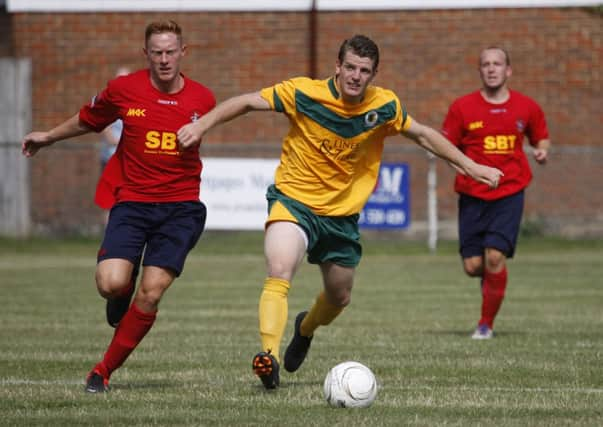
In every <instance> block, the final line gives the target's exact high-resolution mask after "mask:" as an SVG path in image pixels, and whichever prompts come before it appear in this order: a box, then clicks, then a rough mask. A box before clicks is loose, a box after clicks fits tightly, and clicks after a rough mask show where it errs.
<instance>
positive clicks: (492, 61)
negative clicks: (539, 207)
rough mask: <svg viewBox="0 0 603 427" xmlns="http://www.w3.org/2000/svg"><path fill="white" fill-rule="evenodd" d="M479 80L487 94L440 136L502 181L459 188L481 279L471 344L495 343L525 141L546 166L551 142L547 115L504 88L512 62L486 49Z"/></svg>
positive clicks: (473, 265) (469, 265)
mask: <svg viewBox="0 0 603 427" xmlns="http://www.w3.org/2000/svg"><path fill="white" fill-rule="evenodd" d="M479 74H480V78H481V81H482V88H481V89H480V90H476V91H474V92H472V93H470V94H468V95H465V96H463V97H461V98H458V99H457V100H455V101H454V102H453V103H452V104H451V106H450V108H449V111H448V114H447V116H446V118H445V120H444V124H443V127H442V132H443V133H444V135H445V136H446V137H447V138H448V139H449V140H450V141H451V142H452V143H453V144H454V145H456V146H457V147H458V148H459V149H460V150H461V151H462V152H463V153H465V155H467V156H468V157H470V158H471V159H473V160H474V161H476V162H479V163H481V164H485V165H491V166H493V167H496V168H498V169H500V170H501V171H502V172H503V173H504V176H503V177H502V178H501V180H500V182H499V185H498V187H497V188H495V189H492V188H488V186H487V185H484V184H483V183H479V182H476V181H474V180H472V179H469V178H468V177H467V176H465V175H463V174H461V173H460V174H457V176H456V179H455V184H454V188H455V190H456V191H457V192H458V193H459V215H458V221H459V244H460V254H461V257H462V259H463V267H464V270H465V273H467V275H469V276H471V277H480V278H481V294H482V307H481V318H480V319H479V322H478V324H477V328H476V329H475V332H474V333H473V335H472V338H474V339H490V338H492V337H493V332H492V331H493V326H494V318H495V317H496V314H497V313H498V310H499V308H500V306H501V304H502V301H503V298H504V296H505V289H506V287H507V267H506V264H507V258H512V257H513V254H514V253H515V247H516V243H517V235H518V233H519V225H520V222H521V216H522V212H523V203H524V189H525V188H526V187H527V186H528V184H529V183H530V180H531V179H532V172H531V170H530V165H529V163H528V159H527V157H526V155H525V153H524V147H523V139H524V135H525V136H527V137H528V139H529V143H530V145H531V146H532V154H533V156H534V160H536V162H538V163H540V164H544V163H545V162H546V160H547V154H548V150H549V147H550V141H549V133H548V130H547V126H546V121H545V118H544V114H543V112H542V109H541V108H540V107H539V106H538V104H537V103H536V102H534V101H533V100H532V99H530V98H528V97H527V96H525V95H523V94H521V93H519V92H517V91H514V90H511V89H509V88H508V86H507V80H508V78H509V77H511V61H510V59H509V54H508V53H507V52H506V51H505V50H504V49H502V48H500V47H489V48H487V49H484V50H483V51H482V52H481V54H480V57H479Z"/></svg>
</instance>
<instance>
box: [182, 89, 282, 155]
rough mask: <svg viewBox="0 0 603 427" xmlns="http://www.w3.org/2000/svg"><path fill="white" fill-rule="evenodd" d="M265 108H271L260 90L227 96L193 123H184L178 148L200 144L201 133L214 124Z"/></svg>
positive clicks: (264, 109) (184, 148)
mask: <svg viewBox="0 0 603 427" xmlns="http://www.w3.org/2000/svg"><path fill="white" fill-rule="evenodd" d="M266 110H271V108H270V104H269V103H268V101H266V100H265V99H264V98H262V97H261V95H260V92H251V93H246V94H243V95H238V96H235V97H232V98H229V99H227V100H226V101H224V102H221V103H220V104H218V105H217V106H216V107H215V108H214V109H213V110H211V111H210V112H209V113H207V114H205V115H203V116H202V117H201V118H200V119H199V120H197V121H196V122H195V123H189V124H186V125H184V126H182V127H181V128H180V129H179V130H178V143H179V145H180V148H181V149H183V150H186V149H187V148H190V147H193V146H195V145H197V144H200V143H201V139H202V138H203V135H205V133H207V131H208V130H210V129H211V128H213V127H214V126H217V125H219V124H221V123H225V122H228V121H230V120H232V119H235V118H237V117H239V116H242V115H243V114H246V113H248V112H249V111H266Z"/></svg>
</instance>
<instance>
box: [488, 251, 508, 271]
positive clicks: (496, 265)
mask: <svg viewBox="0 0 603 427" xmlns="http://www.w3.org/2000/svg"><path fill="white" fill-rule="evenodd" d="M505 259H506V257H505V255H504V254H503V253H502V252H499V251H487V252H486V268H487V269H488V271H500V270H501V269H502V268H503V267H504V265H505Z"/></svg>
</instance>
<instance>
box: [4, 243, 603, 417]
mask: <svg viewBox="0 0 603 427" xmlns="http://www.w3.org/2000/svg"><path fill="white" fill-rule="evenodd" d="M261 245H262V238H261V234H260V233H234V234H228V233H208V234H207V235H206V236H204V238H203V239H202V241H201V242H200V243H199V245H198V247H197V248H196V249H195V251H194V252H193V253H192V254H191V256H190V258H189V260H188V261H187V265H186V267H185V271H184V273H183V274H182V276H181V277H180V278H179V279H178V280H177V281H176V282H175V283H174V285H173V286H172V288H171V289H170V290H169V291H168V293H167V294H166V297H165V299H164V301H163V302H162V306H161V309H160V312H159V316H158V320H157V323H156V324H155V327H154V328H153V330H152V331H151V332H150V333H149V334H148V336H147V337H146V338H145V340H144V341H143V342H142V343H141V345H140V347H139V348H138V349H136V351H135V352H134V353H133V354H132V356H131V357H130V359H129V360H128V361H127V362H126V363H125V365H124V366H123V367H122V368H121V369H119V370H118V371H116V372H115V374H114V375H113V378H112V379H111V386H112V390H111V392H110V393H108V394H107V395H99V396H95V395H87V394H85V393H84V392H83V387H84V377H85V375H86V373H87V372H88V371H89V370H90V368H91V367H92V366H93V365H94V364H95V363H96V362H97V361H98V360H99V359H100V358H101V357H102V354H103V352H104V351H105V349H106V346H107V344H108V342H109V340H110V338H111V336H112V333H113V330H112V329H110V328H109V327H108V326H107V325H106V324H105V319H104V301H103V300H102V299H101V298H100V297H99V296H98V295H97V293H96V290H95V286H94V265H95V254H96V250H97V247H98V241H92V240H90V241H86V240H77V241H68V242H60V241H42V240H37V241H30V242H29V243H26V242H21V243H20V244H17V243H15V242H14V241H9V240H3V241H0V278H1V279H0V300H1V301H2V310H0V322H1V324H2V325H3V326H2V328H0V382H1V384H2V387H1V388H0V413H2V418H1V419H2V421H0V425H11V426H32V425H49V426H50V425H52V426H55V425H65V426H67V425H68V426H72V425H94V424H97V425H107V426H124V425H127V426H159V425H170V426H171V425H178V426H187V425H191V426H203V425H212V426H235V425H241V426H270V425H286V426H346V427H347V426H371V427H373V426H403V425H413V426H440V425H446V426H477V425H482V426H568V425H571V426H595V425H603V410H602V409H601V408H603V341H602V340H601V331H602V330H603V317H602V316H601V307H602V302H603V288H602V287H601V277H602V276H603V263H601V259H602V256H603V247H602V245H601V242H596V241H591V242H578V241H573V242H564V241H550V240H537V239H533V240H530V239H526V240H522V242H521V244H520V247H519V249H518V254H517V256H516V258H515V259H514V260H513V261H511V262H510V265H509V277H510V283H509V287H508V291H507V299H506V301H505V304H504V305H503V308H502V311H501V314H500V316H499V320H498V321H497V324H496V328H495V330H496V333H497V337H496V338H495V339H494V340H492V341H488V342H475V341H472V340H471V339H469V334H470V332H471V330H472V329H473V327H474V326H475V322H476V320H477V317H478V313H479V305H480V299H479V291H478V288H479V286H478V282H477V280H475V279H469V278H467V277H465V276H464V275H463V273H462V272H461V267H460V261H459V259H458V255H457V254H456V245H455V244H454V243H453V242H452V243H444V244H443V245H442V246H441V250H439V251H438V254H437V255H431V254H429V253H428V251H427V249H426V248H424V247H423V246H424V244H423V243H421V244H419V243H407V242H406V243H405V242H401V241H398V240H384V239H367V240H366V241H365V249H366V250H365V253H366V255H365V257H364V258H363V261H362V263H361V265H360V266H359V268H358V274H357V279H356V282H355V288H354V295H353V301H352V305H351V306H350V307H348V308H347V309H346V310H345V311H344V313H343V314H342V315H341V316H340V317H339V318H338V319H337V320H336V321H335V322H333V324H332V325H330V326H329V327H325V328H321V329H319V330H318V331H317V333H316V337H315V340H314V341H313V344H312V350H311V352H310V354H309V356H308V360H307V361H306V363H305V364H304V366H303V367H302V368H301V369H300V370H299V371H298V372H296V373H295V374H288V373H286V372H284V371H283V373H282V376H281V381H282V387H281V388H280V389H279V390H277V391H276V392H266V391H264V389H263V388H262V387H261V385H260V382H259V381H258V380H257V379H256V378H254V377H253V375H252V373H251V358H252V356H253V354H254V353H255V352H256V351H258V349H259V337H258V331H257V303H258V297H259V293H260V290H261V284H262V282H263V278H264V259H263V255H262V246H261ZM17 246H18V248H17V250H15V248H16V247H17ZM319 287H320V276H319V274H318V271H317V268H316V267H315V266H310V265H307V264H304V265H303V266H302V267H301V269H300V271H299V273H298V276H297V278H296V280H295V281H294V283H293V285H292V288H291V291H290V299H289V303H290V308H289V324H288V327H287V330H286V332H285V339H284V343H283V344H284V345H286V342H287V341H288V340H289V337H290V336H291V333H292V324H293V319H294V316H295V313H297V312H298V311H300V310H302V309H306V308H308V307H309V305H310V304H311V303H312V301H313V299H314V297H315V295H316V293H317V291H318V289H319ZM349 359H351V360H358V361H360V362H362V363H365V364H366V365H368V366H369V367H370V368H371V369H372V370H373V371H374V372H375V374H376V375H377V377H378V379H379V381H380V383H381V389H380V392H379V395H378V397H377V401H376V402H375V404H374V405H373V406H372V407H371V408H368V409H362V410H344V409H333V408H329V407H328V406H327V405H326V403H325V402H324V401H323V398H322V381H323V378H324V376H325V375H326V373H327V371H328V370H329V368H330V367H332V366H334V365H335V364H336V363H338V362H341V361H343V360H349Z"/></svg>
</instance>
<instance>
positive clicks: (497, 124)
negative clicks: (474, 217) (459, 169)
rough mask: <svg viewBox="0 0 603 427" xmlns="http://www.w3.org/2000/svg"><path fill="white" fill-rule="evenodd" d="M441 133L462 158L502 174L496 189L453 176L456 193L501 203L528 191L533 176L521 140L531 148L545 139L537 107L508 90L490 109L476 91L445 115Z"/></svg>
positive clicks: (525, 97) (466, 177)
mask: <svg viewBox="0 0 603 427" xmlns="http://www.w3.org/2000/svg"><path fill="white" fill-rule="evenodd" d="M442 133H443V134H444V135H445V136H446V137H447V138H448V139H449V140H450V141H451V142H452V143H453V144H454V145H456V146H457V147H458V148H459V149H460V150H461V151H462V152H463V153H465V155H466V156H467V157H470V158H471V159H473V160H474V161H476V162H477V163H481V164H484V165H488V166H492V167H495V168H498V169H500V170H501V171H502V172H503V173H504V176H503V177H502V178H501V180H500V183H499V185H498V187H497V188H496V189H491V188H489V187H488V186H487V185H486V184H482V183H479V182H477V181H475V180H474V179H472V178H471V177H469V176H465V175H461V174H457V176H456V179H455V183H454V189H455V191H457V192H458V193H463V194H467V195H470V196H473V197H478V198H480V199H483V200H496V199H500V198H502V197H505V196H509V195H511V194H514V193H517V192H519V191H521V190H522V189H524V188H525V187H527V186H528V184H529V183H530V181H531V179H532V171H531V169H530V164H529V163H528V159H527V157H526V155H525V153H524V151H523V138H524V135H526V136H527V137H528V138H529V142H530V144H531V145H536V144H537V143H538V142H539V141H540V140H542V139H547V138H548V136H549V135H548V130H547V126H546V121H545V118H544V113H543V112H542V109H541V108H540V106H539V105H538V104H537V103H536V102H535V101H534V100H532V99H531V98H528V97H527V96H525V95H523V94H521V93H519V92H516V91H513V90H511V91H510V96H509V99H508V100H507V101H506V102H505V103H503V104H491V103H489V102H488V101H486V100H485V99H484V98H483V97H482V95H481V94H480V91H475V92H473V93H470V94H468V95H465V96H463V97H461V98H459V99H457V100H456V101H454V102H453V103H452V105H451V106H450V109H449V110H448V114H447V116H446V119H445V120H444V124H443V126H442Z"/></svg>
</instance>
